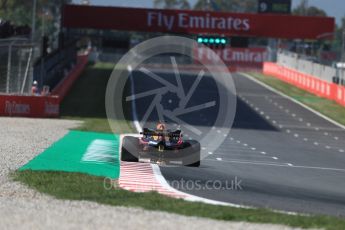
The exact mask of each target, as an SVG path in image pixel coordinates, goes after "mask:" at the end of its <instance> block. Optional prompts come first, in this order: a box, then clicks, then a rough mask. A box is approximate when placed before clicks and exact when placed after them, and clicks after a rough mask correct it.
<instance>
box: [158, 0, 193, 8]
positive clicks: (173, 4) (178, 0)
mask: <svg viewBox="0 0 345 230" xmlns="http://www.w3.org/2000/svg"><path fill="white" fill-rule="evenodd" d="M154 6H155V7H158V8H164V9H183V10H185V9H190V8H191V7H190V4H189V2H188V0H154Z"/></svg>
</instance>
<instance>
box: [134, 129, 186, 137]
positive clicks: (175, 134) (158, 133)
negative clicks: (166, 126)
mask: <svg viewBox="0 0 345 230" xmlns="http://www.w3.org/2000/svg"><path fill="white" fill-rule="evenodd" d="M140 134H141V135H144V136H168V137H182V134H181V130H176V131H174V132H165V131H160V130H151V129H146V128H144V131H143V132H140Z"/></svg>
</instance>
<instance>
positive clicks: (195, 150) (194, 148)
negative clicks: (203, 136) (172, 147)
mask: <svg viewBox="0 0 345 230" xmlns="http://www.w3.org/2000/svg"><path fill="white" fill-rule="evenodd" d="M184 150H185V151H186V153H187V154H188V156H187V157H186V159H185V160H184V161H183V165H184V166H187V167H199V166H200V143H199V142H197V141H187V142H185V144H184Z"/></svg>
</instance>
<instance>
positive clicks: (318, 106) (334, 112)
mask: <svg viewBox="0 0 345 230" xmlns="http://www.w3.org/2000/svg"><path fill="white" fill-rule="evenodd" d="M250 75H251V76H253V77H254V78H256V79H258V80H259V81H261V82H263V83H265V84H267V85H269V86H271V87H272V88H274V89H276V90H278V91H280V92H282V93H284V94H286V95H288V96H290V97H292V98H294V99H296V100H297V101H299V102H301V103H303V104H305V105H307V106H308V107H310V108H312V109H314V110H316V111H318V112H320V113H321V114H323V115H325V116H327V117H329V118H331V119H333V120H334V121H337V122H339V123H340V124H342V125H345V107H344V106H341V105H339V104H337V103H336V102H334V101H332V100H328V99H325V98H321V97H318V96H315V95H313V94H311V93H308V92H307V91H304V90H302V89H299V88H297V87H295V86H293V85H290V84H288V83H285V82H283V81H282V80H280V79H277V78H275V77H270V76H267V75H264V74H260V73H250Z"/></svg>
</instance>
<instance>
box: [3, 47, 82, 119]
mask: <svg viewBox="0 0 345 230" xmlns="http://www.w3.org/2000/svg"><path fill="white" fill-rule="evenodd" d="M87 62H88V55H87V54H86V55H82V56H78V61H77V64H76V66H75V67H74V68H73V70H72V71H71V72H70V73H69V74H68V75H67V76H66V77H65V78H64V79H62V80H61V82H60V83H59V84H58V86H57V87H55V89H54V90H53V91H52V95H51V96H25V95H0V116H16V117H46V118H48V117H59V115H60V103H61V101H62V100H63V98H64V97H65V96H66V94H67V93H68V91H69V90H70V89H71V87H72V85H73V84H74V82H75V81H76V80H77V79H78V77H79V76H80V74H81V73H82V71H83V70H84V68H85V66H86V64H87Z"/></svg>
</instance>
